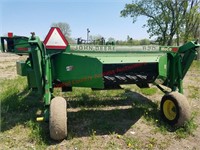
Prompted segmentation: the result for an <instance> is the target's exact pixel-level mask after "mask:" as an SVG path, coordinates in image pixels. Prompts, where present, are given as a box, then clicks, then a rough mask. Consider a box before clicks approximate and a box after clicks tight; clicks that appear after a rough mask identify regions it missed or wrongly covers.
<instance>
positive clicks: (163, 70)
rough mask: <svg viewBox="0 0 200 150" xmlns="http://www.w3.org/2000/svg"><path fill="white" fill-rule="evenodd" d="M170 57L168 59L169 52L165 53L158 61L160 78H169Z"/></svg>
mask: <svg viewBox="0 0 200 150" xmlns="http://www.w3.org/2000/svg"><path fill="white" fill-rule="evenodd" d="M167 63H168V59H167V54H165V55H163V56H162V57H160V59H159V63H158V73H159V78H161V79H163V80H165V79H166V78H167V71H168V70H167V69H168V64H167Z"/></svg>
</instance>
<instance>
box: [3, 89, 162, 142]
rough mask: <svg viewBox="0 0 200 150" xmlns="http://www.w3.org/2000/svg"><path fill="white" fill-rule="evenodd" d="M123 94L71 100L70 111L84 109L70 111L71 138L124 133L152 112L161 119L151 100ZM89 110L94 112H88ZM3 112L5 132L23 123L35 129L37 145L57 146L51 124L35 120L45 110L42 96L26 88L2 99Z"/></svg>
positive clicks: (84, 96)
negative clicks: (50, 128) (51, 133)
mask: <svg viewBox="0 0 200 150" xmlns="http://www.w3.org/2000/svg"><path fill="white" fill-rule="evenodd" d="M127 93H128V94H127ZM123 94H125V95H121V98H119V96H118V97H117V99H115V97H107V98H106V99H104V100H97V99H95V98H94V97H92V98H91V97H90V96H89V95H87V94H84V95H83V96H82V98H80V99H79V100H75V101H73V100H71V101H68V106H69V108H70V109H72V110H73V109H74V110H76V109H77V107H79V108H81V110H78V111H69V112H68V139H70V138H73V137H84V136H91V135H93V134H95V135H108V134H112V133H118V134H124V133H126V132H127V130H129V129H130V127H131V126H133V125H134V124H135V123H136V122H137V121H138V120H139V119H140V118H141V117H142V116H143V115H145V113H146V112H147V111H149V110H150V109H151V112H152V114H151V113H149V115H150V117H152V118H157V117H158V114H159V113H158V109H157V104H155V103H153V102H152V101H151V100H149V99H148V98H146V97H144V96H142V95H141V94H138V93H136V92H132V91H127V90H126V92H125V93H123ZM127 95H128V96H127ZM86 106H87V107H86ZM123 106H128V107H125V108H124V107H123ZM130 106H132V107H130ZM89 107H90V108H91V109H88V108H89ZM110 107H112V109H110ZM113 107H114V108H113ZM98 108H104V109H103V110H102V109H98ZM1 109H2V110H1V113H2V114H1V131H2V132H4V131H6V130H9V129H12V128H13V127H15V126H16V125H19V124H20V125H23V126H25V127H29V128H30V129H31V130H32V131H31V132H32V133H31V140H33V141H35V142H36V143H37V144H40V143H45V144H46V145H51V144H56V142H54V141H52V140H51V139H50V138H49V128H48V123H38V122H36V120H35V119H36V112H37V110H38V109H43V103H42V101H41V97H39V96H38V95H37V94H35V93H34V92H29V90H28V89H27V88H26V89H25V90H24V91H23V92H21V93H18V92H13V93H12V94H10V95H9V96H5V97H4V98H3V99H1ZM151 115H152V116H151Z"/></svg>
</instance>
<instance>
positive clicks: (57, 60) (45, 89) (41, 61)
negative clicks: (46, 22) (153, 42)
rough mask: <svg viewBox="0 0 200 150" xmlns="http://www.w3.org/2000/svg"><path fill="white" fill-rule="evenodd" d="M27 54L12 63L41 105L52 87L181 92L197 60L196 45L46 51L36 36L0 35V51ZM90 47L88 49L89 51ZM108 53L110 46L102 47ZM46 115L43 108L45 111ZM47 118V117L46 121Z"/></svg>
mask: <svg viewBox="0 0 200 150" xmlns="http://www.w3.org/2000/svg"><path fill="white" fill-rule="evenodd" d="M4 41H7V52H11V53H16V54H19V55H28V58H27V60H26V61H25V62H21V61H20V62H17V72H18V74H19V75H22V76H27V79H28V86H29V88H31V89H33V90H37V91H38V93H39V94H40V95H42V96H43V97H44V102H45V105H46V106H49V104H50V101H51V99H52V92H53V89H54V88H56V87H61V88H63V90H66V89H70V88H71V87H90V88H93V89H114V88H117V87H118V85H120V84H131V83H133V84H137V85H138V86H141V85H143V84H145V85H146V84H148V83H154V84H156V85H160V84H162V85H164V86H167V87H169V88H171V89H172V91H175V90H177V89H178V90H179V92H180V93H182V92H183V87H182V80H183V78H184V76H185V74H186V73H187V71H188V69H189V67H190V65H191V63H192V61H193V60H194V58H195V56H196V48H197V47H199V46H200V45H199V44H196V43H195V42H189V43H187V44H185V45H183V46H181V47H179V48H178V51H177V52H173V51H168V50H167V51H161V49H160V50H159V49H158V50H157V51H124V50H123V49H120V48H118V51H103V52H101V51H89V49H88V51H87V50H86V51H80V50H74V49H73V50H72V49H70V46H69V45H68V47H67V48H66V49H65V50H56V49H55V50H48V49H46V48H45V46H44V45H43V42H42V41H40V39H39V38H38V37H33V36H32V37H30V38H26V37H20V36H14V37H12V38H8V37H1V43H2V46H3V47H2V51H3V52H6V48H5V46H4V45H5V43H4ZM88 48H89V47H88ZM107 49H110V48H107ZM45 112H46V116H48V110H47V111H45ZM47 119H48V118H47Z"/></svg>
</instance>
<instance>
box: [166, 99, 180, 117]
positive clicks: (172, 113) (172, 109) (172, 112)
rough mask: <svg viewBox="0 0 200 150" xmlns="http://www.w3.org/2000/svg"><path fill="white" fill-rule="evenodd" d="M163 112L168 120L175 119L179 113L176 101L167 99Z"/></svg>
mask: <svg viewBox="0 0 200 150" xmlns="http://www.w3.org/2000/svg"><path fill="white" fill-rule="evenodd" d="M163 112H164V115H165V117H166V118H167V119H168V120H174V119H175V118H176V115H177V112H176V106H175V104H174V102H173V101H171V100H166V101H165V102H164V104H163Z"/></svg>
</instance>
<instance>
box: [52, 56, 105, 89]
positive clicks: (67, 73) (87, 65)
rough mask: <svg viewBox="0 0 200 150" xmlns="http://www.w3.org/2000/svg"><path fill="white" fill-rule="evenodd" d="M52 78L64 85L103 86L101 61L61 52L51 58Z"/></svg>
mask: <svg viewBox="0 0 200 150" xmlns="http://www.w3.org/2000/svg"><path fill="white" fill-rule="evenodd" d="M53 68H54V70H53V72H54V73H53V74H54V75H53V79H54V80H58V81H61V82H64V83H63V84H65V85H66V86H77V87H78V86H80V87H92V88H103V87H104V85H103V79H102V63H101V62H100V61H99V60H98V59H96V58H92V57H87V56H79V55H74V54H67V53H61V54H58V55H56V57H55V58H54V59H53Z"/></svg>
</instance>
